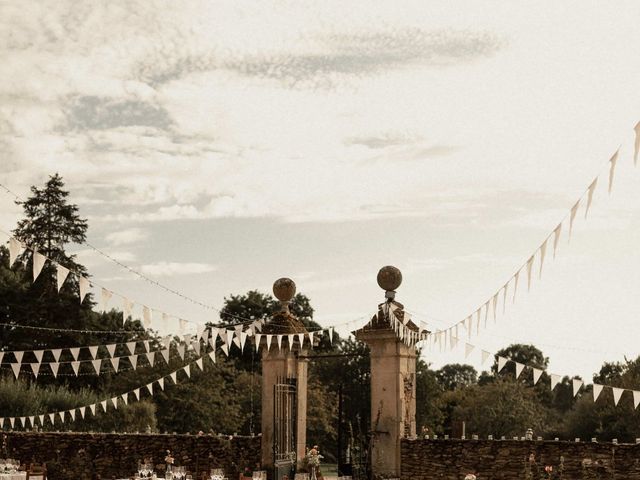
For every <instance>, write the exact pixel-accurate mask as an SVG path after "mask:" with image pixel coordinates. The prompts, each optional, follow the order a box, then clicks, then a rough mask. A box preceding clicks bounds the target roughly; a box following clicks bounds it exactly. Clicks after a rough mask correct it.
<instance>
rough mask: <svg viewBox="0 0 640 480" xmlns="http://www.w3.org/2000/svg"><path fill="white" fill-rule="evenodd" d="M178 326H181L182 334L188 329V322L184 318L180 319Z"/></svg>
mask: <svg viewBox="0 0 640 480" xmlns="http://www.w3.org/2000/svg"><path fill="white" fill-rule="evenodd" d="M178 324H179V326H180V327H179V328H180V332H184V329H185V328H187V321H186V320H185V319H184V318H179V319H178Z"/></svg>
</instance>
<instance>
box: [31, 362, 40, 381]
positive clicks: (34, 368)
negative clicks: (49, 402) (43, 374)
mask: <svg viewBox="0 0 640 480" xmlns="http://www.w3.org/2000/svg"><path fill="white" fill-rule="evenodd" d="M31 370H32V371H33V376H34V377H36V378H38V372H39V371H40V364H39V363H32V364H31Z"/></svg>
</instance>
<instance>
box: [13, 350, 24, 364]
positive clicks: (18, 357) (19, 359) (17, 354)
mask: <svg viewBox="0 0 640 480" xmlns="http://www.w3.org/2000/svg"><path fill="white" fill-rule="evenodd" d="M13 356H14V357H16V362H15V363H22V358H23V357H24V352H23V351H22V350H19V351H17V352H13Z"/></svg>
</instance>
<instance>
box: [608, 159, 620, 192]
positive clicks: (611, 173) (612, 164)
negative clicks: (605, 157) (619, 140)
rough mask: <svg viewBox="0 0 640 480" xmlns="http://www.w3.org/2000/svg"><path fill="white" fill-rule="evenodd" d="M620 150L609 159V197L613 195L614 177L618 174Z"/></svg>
mask: <svg viewBox="0 0 640 480" xmlns="http://www.w3.org/2000/svg"><path fill="white" fill-rule="evenodd" d="M619 151H620V149H618V150H616V153H614V154H613V156H612V157H611V158H610V159H609V195H611V188H613V176H614V175H615V172H616V163H617V162H618V152H619Z"/></svg>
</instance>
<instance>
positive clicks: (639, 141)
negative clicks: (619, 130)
mask: <svg viewBox="0 0 640 480" xmlns="http://www.w3.org/2000/svg"><path fill="white" fill-rule="evenodd" d="M634 130H635V132H636V141H635V143H634V144H633V164H634V165H637V164H638V152H640V122H638V123H636V126H635V127H634Z"/></svg>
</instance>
